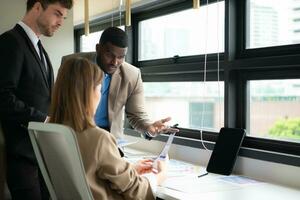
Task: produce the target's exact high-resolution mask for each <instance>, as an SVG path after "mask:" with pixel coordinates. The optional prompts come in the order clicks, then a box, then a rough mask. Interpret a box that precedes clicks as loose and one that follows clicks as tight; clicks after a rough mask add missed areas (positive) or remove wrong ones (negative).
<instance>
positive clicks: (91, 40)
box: [80, 26, 125, 52]
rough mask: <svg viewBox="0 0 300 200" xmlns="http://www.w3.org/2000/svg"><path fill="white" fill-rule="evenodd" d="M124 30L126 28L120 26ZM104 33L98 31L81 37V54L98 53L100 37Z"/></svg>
mask: <svg viewBox="0 0 300 200" xmlns="http://www.w3.org/2000/svg"><path fill="white" fill-rule="evenodd" d="M119 28H121V29H122V30H125V27H124V26H120V27H119ZM102 33H103V30H102V31H97V32H93V33H90V34H89V35H88V36H85V35H81V36H80V52H90V51H96V44H98V43H99V40H100V37H101V35H102Z"/></svg>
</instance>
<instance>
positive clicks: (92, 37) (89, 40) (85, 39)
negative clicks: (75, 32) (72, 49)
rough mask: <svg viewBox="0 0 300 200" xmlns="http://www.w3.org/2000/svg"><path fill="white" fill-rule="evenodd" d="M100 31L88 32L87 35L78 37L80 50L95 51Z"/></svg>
mask: <svg viewBox="0 0 300 200" xmlns="http://www.w3.org/2000/svg"><path fill="white" fill-rule="evenodd" d="M102 32H103V31H98V32H94V33H90V34H89V35H88V36H85V35H82V36H81V37H80V52H90V51H96V44H98V42H99V39H100V36H101V34H102Z"/></svg>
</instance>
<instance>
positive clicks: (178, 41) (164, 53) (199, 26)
mask: <svg viewBox="0 0 300 200" xmlns="http://www.w3.org/2000/svg"><path fill="white" fill-rule="evenodd" d="M138 50H139V53H138V60H139V61H142V60H151V59H160V58H168V57H174V56H176V55H177V56H190V55H199V54H205V53H217V52H223V51H224V1H220V2H219V3H212V4H209V5H208V6H204V5H203V6H201V7H200V9H188V10H184V11H180V12H176V13H172V14H168V15H163V16H160V17H154V18H151V19H147V20H143V21H141V22H140V23H139V48H138Z"/></svg>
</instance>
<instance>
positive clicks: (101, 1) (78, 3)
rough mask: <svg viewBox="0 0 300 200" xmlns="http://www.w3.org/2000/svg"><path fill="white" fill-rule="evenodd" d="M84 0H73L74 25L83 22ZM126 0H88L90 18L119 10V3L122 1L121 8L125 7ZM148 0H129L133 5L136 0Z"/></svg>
mask: <svg viewBox="0 0 300 200" xmlns="http://www.w3.org/2000/svg"><path fill="white" fill-rule="evenodd" d="M84 1H85V0H74V8H73V11H74V12H73V22H74V25H78V24H81V23H83V21H84ZM125 1H126V0H89V16H90V20H93V19H95V18H97V17H99V16H101V15H103V14H105V13H109V12H111V11H117V10H119V4H120V2H122V5H123V6H122V10H124V8H125ZM142 1H148V0H131V3H132V4H133V5H134V4H136V3H137V2H142Z"/></svg>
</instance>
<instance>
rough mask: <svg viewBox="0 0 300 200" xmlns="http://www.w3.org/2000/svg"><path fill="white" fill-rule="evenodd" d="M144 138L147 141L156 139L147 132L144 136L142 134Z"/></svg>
mask: <svg viewBox="0 0 300 200" xmlns="http://www.w3.org/2000/svg"><path fill="white" fill-rule="evenodd" d="M142 135H143V137H144V138H145V139H147V140H152V138H154V137H156V135H152V134H151V133H149V132H148V131H145V132H144V134H142Z"/></svg>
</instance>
